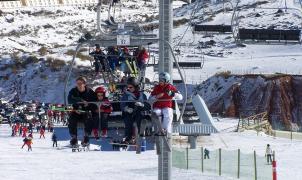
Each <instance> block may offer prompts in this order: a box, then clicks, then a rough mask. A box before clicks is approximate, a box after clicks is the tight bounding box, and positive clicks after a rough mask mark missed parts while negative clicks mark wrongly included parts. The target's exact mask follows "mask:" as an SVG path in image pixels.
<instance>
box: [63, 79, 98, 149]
mask: <svg viewBox="0 0 302 180" xmlns="http://www.w3.org/2000/svg"><path fill="white" fill-rule="evenodd" d="M86 83H87V80H86V78H85V77H82V76H80V77H78V78H77V79H76V87H74V88H73V89H71V90H70V92H69V94H68V103H69V104H72V106H73V109H74V111H73V112H71V114H70V117H69V119H68V128H69V134H70V136H71V140H70V144H71V145H72V146H76V145H77V143H78V136H77V124H78V123H79V122H83V123H84V126H85V128H84V131H85V134H84V138H83V143H84V144H87V143H89V135H90V134H91V131H92V120H91V118H92V117H91V114H90V113H89V111H93V110H94V109H96V107H95V105H94V104H89V103H88V102H95V101H96V100H97V98H96V94H95V92H94V91H93V90H92V89H90V88H89V87H87V86H86ZM83 111H85V112H83Z"/></svg>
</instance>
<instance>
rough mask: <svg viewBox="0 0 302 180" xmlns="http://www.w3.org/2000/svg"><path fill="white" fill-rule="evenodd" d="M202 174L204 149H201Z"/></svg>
mask: <svg viewBox="0 0 302 180" xmlns="http://www.w3.org/2000/svg"><path fill="white" fill-rule="evenodd" d="M201 172H203V147H201Z"/></svg>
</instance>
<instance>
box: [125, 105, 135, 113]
mask: <svg viewBox="0 0 302 180" xmlns="http://www.w3.org/2000/svg"><path fill="white" fill-rule="evenodd" d="M124 111H125V112H127V113H130V114H131V113H133V109H132V108H130V107H128V106H126V107H125V109H124Z"/></svg>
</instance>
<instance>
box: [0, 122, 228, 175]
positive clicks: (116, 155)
mask: <svg viewBox="0 0 302 180" xmlns="http://www.w3.org/2000/svg"><path fill="white" fill-rule="evenodd" d="M38 136H39V135H38V134H37V133H34V139H33V151H32V152H28V151H27V149H26V148H25V147H24V149H21V146H22V144H23V142H22V138H21V137H10V127H9V126H8V125H1V126H0V147H1V148H0V174H1V178H0V179H3V180H19V179H22V180H41V179H43V180H69V179H72V180H83V179H85V180H86V179H87V180H100V179H110V180H130V179H131V180H154V179H157V155H156V153H155V151H148V152H145V153H142V154H141V155H136V154H135V152H125V151H123V152H103V151H102V152H100V151H90V152H76V153H72V152H71V149H62V150H57V149H56V148H52V142H51V134H50V133H46V139H38V138H39V137H38ZM59 144H60V145H66V144H68V142H67V141H66V142H59ZM172 179H173V180H200V179H203V180H216V179H217V180H222V179H225V178H222V177H216V176H205V175H202V174H201V173H200V172H197V171H185V170H179V169H175V168H173V175H172Z"/></svg>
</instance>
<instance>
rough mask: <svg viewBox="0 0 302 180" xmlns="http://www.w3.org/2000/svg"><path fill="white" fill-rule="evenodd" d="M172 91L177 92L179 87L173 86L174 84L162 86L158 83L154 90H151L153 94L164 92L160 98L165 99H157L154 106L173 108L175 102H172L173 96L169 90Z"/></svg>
mask: <svg viewBox="0 0 302 180" xmlns="http://www.w3.org/2000/svg"><path fill="white" fill-rule="evenodd" d="M169 91H172V92H174V93H177V92H178V91H177V89H176V87H175V86H173V85H172V84H166V85H164V86H160V85H156V86H155V87H154V89H153V91H152V92H151V96H156V95H158V94H161V93H164V95H163V96H162V97H161V98H159V100H161V99H162V100H163V101H157V102H155V103H154V104H153V108H159V109H163V108H172V107H173V102H172V98H173V97H172V96H169V95H168V92H169ZM166 99H167V101H165V100H166Z"/></svg>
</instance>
